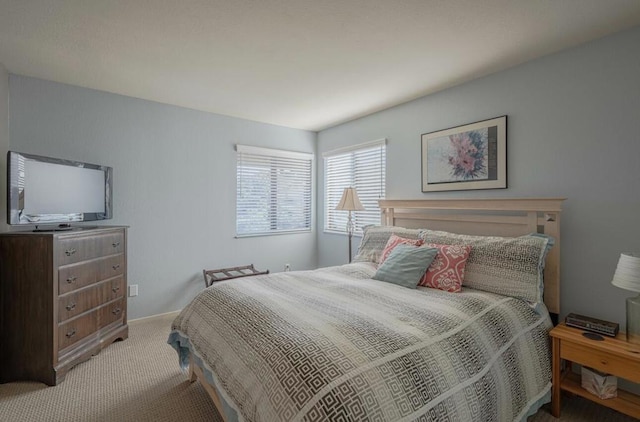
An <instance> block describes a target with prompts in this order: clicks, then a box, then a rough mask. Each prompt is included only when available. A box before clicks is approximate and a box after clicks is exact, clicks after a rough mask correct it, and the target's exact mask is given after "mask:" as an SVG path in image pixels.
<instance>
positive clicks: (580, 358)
mask: <svg viewBox="0 0 640 422" xmlns="http://www.w3.org/2000/svg"><path fill="white" fill-rule="evenodd" d="M560 356H561V358H562V359H566V360H569V361H571V362H575V363H579V364H580V365H584V366H588V367H590V368H593V369H597V370H598V371H601V372H604V373H607V374H611V375H616V376H618V377H621V378H624V379H627V380H630V381H633V382H640V361H631V360H629V359H625V358H623V357H620V356H616V355H614V354H612V353H607V352H606V351H601V350H596V349H594V348H589V347H585V346H583V345H580V344H577V343H572V342H570V341H567V340H565V341H563V342H562V345H561V347H560Z"/></svg>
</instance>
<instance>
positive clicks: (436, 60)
mask: <svg viewBox="0 0 640 422" xmlns="http://www.w3.org/2000/svg"><path fill="white" fill-rule="evenodd" d="M638 24H640V1H638V0H226V1H223V0H178V1H176V0H0V63H3V64H4V65H5V67H6V68H7V69H8V71H9V72H10V73H14V74H19V75H27V76H32V77H36V78H41V79H47V80H51V81H56V82H62V83H67V84H72V85H77V86H82V87H87V88H93V89H98V90H102V91H107V92H113V93H117V94H123V95H128V96H131V97H136V98H142V99H146V100H152V101H158V102H161V103H166V104H173V105H178V106H182V107H188V108H192V109H196V110H203V111H208V112H213V113H218V114H224V115H228V116H235V117H240V118H244V119H249V120H256V121H260V122H266V123H272V124H276V125H282V126H288V127H293V128H300V129H307V130H312V131H317V130H321V129H324V128H327V127H331V126H333V125H336V124H339V123H342V122H345V121H348V120H352V119H354V118H357V117H361V116H364V115H367V114H370V113H372V112H375V111H379V110H382V109H385V108H388V107H390V106H393V105H396V104H400V103H403V102H406V101H408V100H411V99H414V98H418V97H420V96H423V95H425V94H429V93H432V92H436V91H439V90H442V89H444V88H447V87H450V86H453V85H457V84H460V83H462V82H465V81H468V80H471V79H475V78H478V77H480V76H483V75H487V74H490V73H493V72H496V71H499V70H502V69H506V68H508V67H512V66H514V65H517V64H519V63H522V62H525V61H528V60H531V59H534V58H536V57H540V56H543V55H546V54H550V53H553V52H556V51H559V50H562V49H565V48H568V47H571V46H574V45H578V44H581V43H584V42H587V41H589V40H593V39H596V38H600V37H603V36H605V35H607V34H610V33H614V32H617V31H621V30H623V29H626V28H630V27H633V26H635V25H638Z"/></svg>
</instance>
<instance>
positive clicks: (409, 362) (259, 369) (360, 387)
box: [169, 263, 551, 422]
mask: <svg viewBox="0 0 640 422" xmlns="http://www.w3.org/2000/svg"><path fill="white" fill-rule="evenodd" d="M374 273H375V267H374V266H373V265H372V264H369V263H355V264H348V265H343V266H339V267H330V268H324V269H319V270H315V271H296V272H286V273H275V274H270V275H265V276H256V277H246V278H240V279H235V280H230V281H227V282H217V283H214V284H213V286H212V287H210V288H207V289H205V290H204V291H203V292H201V293H200V294H199V295H198V296H197V297H196V298H195V299H194V300H193V301H192V302H191V303H190V304H189V305H188V306H187V307H185V309H184V310H183V311H182V312H181V313H180V315H179V316H178V317H177V318H176V319H175V321H174V322H173V326H172V333H171V335H170V337H169V343H170V344H171V345H172V346H173V347H174V348H176V350H177V351H178V352H179V355H180V357H181V359H182V363H183V364H184V363H185V362H186V358H187V357H188V355H189V354H191V353H192V354H194V355H195V357H196V358H197V360H198V361H199V362H201V364H202V366H203V367H204V369H205V371H206V373H208V376H209V378H212V379H213V381H214V384H215V385H216V387H217V389H218V391H219V393H220V394H219V395H220V396H222V398H223V400H224V401H225V402H226V404H227V405H228V406H229V407H230V408H231V409H233V411H232V412H231V415H228V416H230V417H231V419H237V420H240V421H243V420H246V421H266V422H272V421H446V420H449V421H514V420H516V421H517V420H525V419H526V417H527V416H528V415H529V414H532V413H534V412H535V411H536V410H537V408H538V407H539V406H540V405H541V404H542V403H544V402H547V401H549V396H550V386H551V384H550V380H551V368H550V362H551V358H550V351H549V341H548V335H547V333H548V331H549V330H550V328H551V322H550V320H549V316H548V314H546V312H545V313H544V315H540V314H538V313H536V312H535V311H534V310H533V309H532V308H531V307H530V306H529V305H528V304H527V303H525V302H523V301H520V300H518V299H514V298H510V297H505V296H500V295H496V294H492V293H486V292H481V291H478V290H472V289H463V291H462V292H461V293H454V294H452V293H446V292H443V291H440V290H434V289H428V288H418V289H416V290H413V289H407V288H404V287H399V286H396V285H393V284H390V283H385V282H382V281H376V280H371V277H372V276H373V274H374ZM233 413H235V415H234V414H233Z"/></svg>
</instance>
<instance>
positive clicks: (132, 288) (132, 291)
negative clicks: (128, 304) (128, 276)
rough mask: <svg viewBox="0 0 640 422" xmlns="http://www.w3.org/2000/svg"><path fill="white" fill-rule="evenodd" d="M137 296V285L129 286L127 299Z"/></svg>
mask: <svg viewBox="0 0 640 422" xmlns="http://www.w3.org/2000/svg"><path fill="white" fill-rule="evenodd" d="M134 296H138V285H137V284H132V285H130V286H129V297H134Z"/></svg>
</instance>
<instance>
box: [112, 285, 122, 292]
mask: <svg viewBox="0 0 640 422" xmlns="http://www.w3.org/2000/svg"><path fill="white" fill-rule="evenodd" d="M118 290H120V287H119V286H118V287H113V288H111V291H112V292H113V293H116V292H117V291H118Z"/></svg>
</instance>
